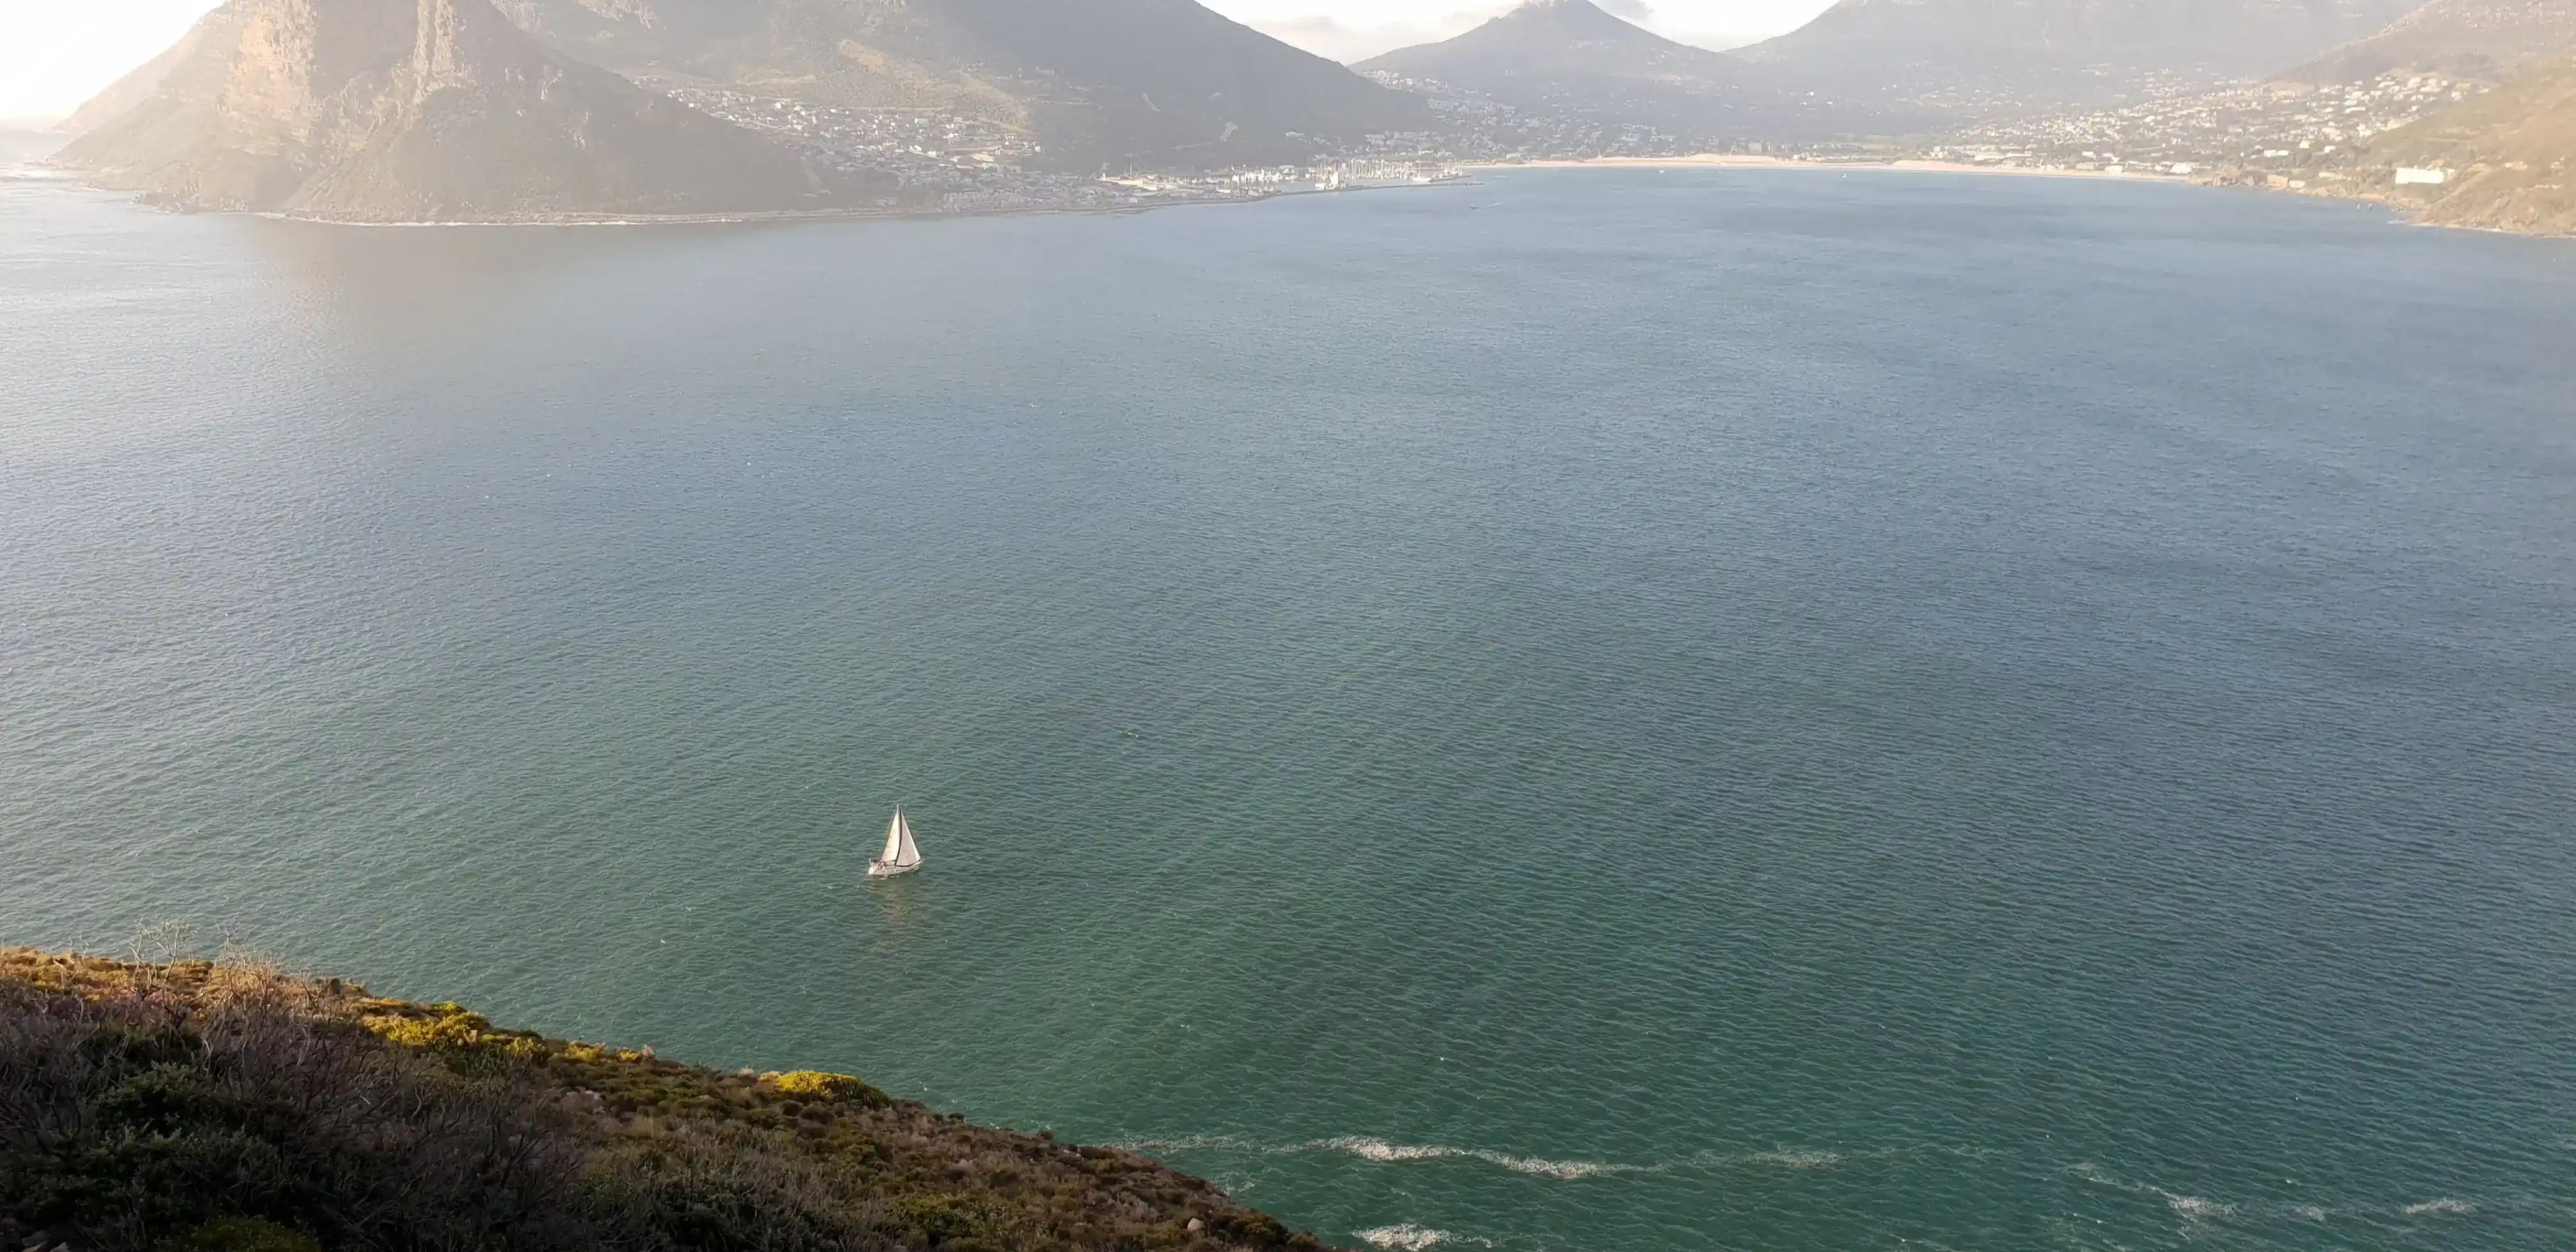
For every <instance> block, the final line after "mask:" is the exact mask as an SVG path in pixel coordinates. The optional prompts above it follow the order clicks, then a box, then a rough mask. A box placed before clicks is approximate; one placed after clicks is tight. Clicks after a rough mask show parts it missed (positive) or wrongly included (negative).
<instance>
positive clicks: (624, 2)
mask: <svg viewBox="0 0 2576 1252" xmlns="http://www.w3.org/2000/svg"><path fill="white" fill-rule="evenodd" d="M505 5H506V7H507V8H508V10H509V11H510V13H511V14H512V16H513V17H515V18H517V19H518V21H519V22H520V23H521V24H522V25H523V26H525V27H527V28H528V29H529V30H531V31H534V32H535V33H536V34H537V35H538V36H539V37H540V38H542V39H545V40H546V41H548V42H549V43H551V44H553V45H554V46H555V47H557V48H558V49H561V50H563V51H565V52H567V53H569V54H571V55H575V56H579V57H582V58H584V59H586V60H590V61H593V62H595V63H598V64H601V65H605V66H607V67H609V68H611V69H615V70H618V71H621V72H624V73H628V74H633V75H643V76H650V77H655V78H667V79H672V80H676V81H683V82H697V83H704V84H714V85H725V86H735V87H740V88H742V89H744V90H747V91H751V92H754V93H755V94H761V95H775V96H786V97H791V98H795V99H802V100H811V101H817V102H822V103H828V104H840V105H856V106H874V107H905V108H938V109H952V110H956V111H959V112H962V113H967V114H971V115H974V116H978V117H983V118H986V119H990V120H995V121H1000V122H1004V123H1007V124H1009V125H1013V126H1017V127H1023V128H1026V129H1027V130H1029V131H1030V132H1031V133H1033V134H1034V135H1035V136H1036V137H1037V139H1038V141H1039V143H1040V145H1041V147H1042V149H1043V150H1044V153H1045V154H1046V156H1047V158H1048V160H1047V162H1046V163H1047V164H1049V165H1051V166H1053V167H1056V168H1066V169H1082V168H1096V167H1098V166H1100V165H1103V164H1109V165H1141V166H1158V167H1222V166H1229V165H1245V164H1254V163H1259V162H1265V161H1276V160H1292V159H1304V158H1309V157H1312V156H1313V155H1315V153H1316V152H1317V151H1318V149H1319V147H1320V146H1322V145H1321V144H1320V143H1319V140H1355V139H1357V138H1358V137H1359V136H1360V135H1361V134H1363V133H1366V132H1369V131H1384V130H1392V129H1402V128H1405V127H1419V126H1421V125H1424V124H1425V123H1427V121H1428V120H1429V112H1428V110H1427V109H1426V108H1425V107H1424V105H1423V103H1422V102H1421V101H1420V100H1419V99H1417V98H1415V97H1412V96H1408V95H1405V94H1403V93H1401V92H1396V91H1391V90H1388V89H1386V88H1384V87H1380V86H1378V85H1377V84H1375V83H1371V82H1369V81H1367V80H1366V79H1363V78H1360V77H1359V76H1357V75H1355V74H1353V73H1351V72H1350V71H1349V70H1348V69H1346V68H1344V67H1343V66H1340V65H1337V64H1335V63H1333V62H1331V61H1327V60H1325V59H1323V58H1322V57H1318V56H1315V55H1313V54H1311V53H1307V52H1302V51H1299V50H1298V49H1296V48H1292V47H1290V46H1288V45H1287V44H1285V43H1281V42H1280V41H1278V40H1276V39H1273V38H1271V37H1270V36H1268V35H1264V34H1261V33H1260V32H1258V31H1255V30H1253V29H1251V28H1249V27H1246V26H1243V25H1240V24H1237V23H1235V22H1232V21H1229V20H1227V19H1225V18H1223V17H1221V16H1219V15H1217V14H1216V13H1214V12H1212V11H1210V10H1208V9H1206V8H1204V7H1202V6H1200V5H1198V4H1196V3H1192V2H1191V0H505Z"/></svg>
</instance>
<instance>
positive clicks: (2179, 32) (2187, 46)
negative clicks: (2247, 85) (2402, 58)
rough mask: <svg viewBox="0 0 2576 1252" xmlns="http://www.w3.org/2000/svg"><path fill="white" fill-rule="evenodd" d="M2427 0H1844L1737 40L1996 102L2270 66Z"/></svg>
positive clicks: (1877, 88)
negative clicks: (1773, 31) (1801, 22)
mask: <svg viewBox="0 0 2576 1252" xmlns="http://www.w3.org/2000/svg"><path fill="white" fill-rule="evenodd" d="M2420 3H2422V0H1840V2H1839V3H1837V4H1835V5H1834V6H1833V7H1832V8H1830V9H1828V10H1826V11H1825V12H1824V13H1823V14H1822V15H1820V16H1818V17H1817V18H1816V19H1815V20H1814V21H1812V22H1809V23H1808V24H1807V25H1805V26H1803V27H1801V28H1799V29H1798V30H1795V31H1792V32H1791V33H1789V34H1786V35H1782V36H1780V37H1779V38H1777V39H1772V40H1769V41H1766V42H1764V43H1760V44H1756V45H1754V46H1753V47H1751V48H1748V49H1743V50H1741V55H1742V56H1744V57H1745V58H1746V59H1748V60H1753V61H1757V62H1762V63H1767V64H1773V65H1778V66H1781V67H1783V69H1784V70H1787V71H1790V72H1793V73H1795V74H1796V75H1798V76H1799V77H1800V78H1802V79H1803V80H1805V81H1807V82H1809V83H1812V84H1815V85H1816V86H1817V87H1818V88H1819V89H1822V90H1828V91H1835V92H1841V93H1847V94H1852V95H1857V96H1875V97H1878V98H1880V99H1884V100H1890V101H1898V100H1919V101H1927V102H1929V103H1933V104H1936V105H1939V106H1941V107H1945V108H1950V109H1954V110H1956V109H1966V110H1980V109H1983V110H1993V109H1999V108H2013V107H2026V106H2031V105H2054V104H2070V103H2082V102H2089V101H2094V100H2102V99H2109V98H2112V97H2116V96H2119V95H2122V94H2126V93H2131V92H2134V91H2136V90H2137V89H2138V88H2140V87H2142V86H2145V85H2147V84H2148V83H2150V82H2151V81H2155V80H2159V79H2161V80H2165V81H2167V82H2169V83H2170V82H2173V81H2176V80H2179V81H2182V82H2190V81H2214V80H2216V79H2220V78H2228V77H2245V76H2254V75H2268V74H2272V73H2277V72H2279V71H2280V70H2281V69H2282V68H2284V67H2286V66H2290V65H2295V64H2298V63H2299V62H2301V61H2304V60H2306V59H2308V58H2310V57H2314V56H2316V55H2317V54H2318V53H2320V52H2323V51H2325V50H2326V49H2328V48H2332V47H2334V46H2336V45H2337V44H2341V43H2344V42H2346V41H2349V40H2352V39H2356V38H2360V37H2362V36H2365V35H2368V34H2370V33H2372V32H2374V31H2377V30H2379V29H2381V28H2382V27H2385V26H2386V25H2388V24H2389V23H2390V22H2392V21H2394V20H2396V19H2397V18H2399V17H2402V16H2404V15H2405V14H2406V13H2408V12H2409V11H2411V10H2413V9H2414V8H2415V7H2416V6H2417V5H2418V4H2420Z"/></svg>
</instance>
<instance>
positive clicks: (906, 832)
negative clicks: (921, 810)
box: [887, 809, 921, 869]
mask: <svg viewBox="0 0 2576 1252" xmlns="http://www.w3.org/2000/svg"><path fill="white" fill-rule="evenodd" d="M887 846H888V848H889V849H890V850H891V855H890V856H889V857H888V858H887V859H889V860H892V861H893V862H894V863H895V865H896V867H897V868H900V869H911V868H912V867H913V866H915V865H919V864H921V849H919V848H916V847H914V846H912V823H910V822H907V821H905V820H903V810H902V809H896V810H895V811H894V838H893V840H892V841H891V842H890V843H889V844H888V845H887Z"/></svg>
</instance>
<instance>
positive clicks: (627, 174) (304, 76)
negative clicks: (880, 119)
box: [58, 0, 868, 221]
mask: <svg viewBox="0 0 2576 1252" xmlns="http://www.w3.org/2000/svg"><path fill="white" fill-rule="evenodd" d="M136 97H140V103H136V104H133V105H131V106H130V107H125V108H122V109H119V110H116V111H115V112H114V113H113V114H112V115H111V116H109V117H107V118H106V119H105V120H103V121H101V122H100V123H99V124H98V125H97V127H96V128H95V129H92V130H91V131H89V132H88V133H87V134H85V135H83V136H82V137H81V138H79V139H78V140H76V141H75V142H73V143H72V144H71V145H70V146H69V147H67V148H66V149H65V150H64V151H63V153H62V154H61V155H60V157H59V158H58V159H60V160H61V161H63V162H64V163H66V164H69V165H73V166H77V167H81V168H84V169H87V170H88V171H90V172H91V174H92V176H93V177H94V178H96V179H97V181H99V182H100V183H102V184H104V185H106V186H110V187H117V188H123V189H130V190H135V191H140V192H144V193H146V194H147V195H148V196H151V197H153V198H155V199H159V200H162V201H164V202H167V203H172V204H178V205H184V206H189V207H199V208H219V209H247V210H254V211H278V212H288V213H304V214H312V215H316V216H326V217H334V218H342V219H349V220H361V221H444V220H489V219H493V218H506V217H527V216H539V215H549V214H578V213H595V212H606V211H637V212H651V213H663V214H691V213H709V212H726V211H740V210H776V209H791V208H808V207H829V206H831V205H834V204H838V203H846V202H849V201H850V200H852V199H854V198H856V197H858V196H860V195H863V194H864V193H865V192H866V191H867V190H868V189H866V188H863V187H858V186H853V185H850V184H849V183H847V182H846V180H842V179H839V178H837V177H830V176H826V175H825V174H823V173H822V172H820V171H817V170H814V169H812V168H810V167H808V166H807V165H806V164H804V163H802V162H800V161H799V160H798V159H797V158H796V157H795V156H793V155H791V154H790V153H787V152H785V151H783V150H781V149H779V148H777V147H775V146H773V145H771V144H770V143H768V142H766V141H764V140H762V139H760V138H759V137H757V136H754V135H752V134H750V133H748V132H746V131H743V130H740V129H738V128H736V127H734V126H731V125H728V124H726V123H724V122H721V121H718V120H716V119H714V118H711V117H708V116H706V115H704V114H702V113H699V112H697V111H695V110H693V109H690V108H688V107H686V106H684V105H682V104H680V103H678V102H677V101H674V100H672V99H670V98H669V97H667V96H663V95H659V94H657V93H654V92H649V91H646V90H643V89H642V88H639V87H637V86H635V85H634V84H633V83H630V82H628V81H627V80H625V79H623V78H620V77H618V76H617V75H615V74H612V73H609V72H608V71H606V70H602V69H598V68H595V67H593V66H589V65H584V64H581V63H579V62H576V61H573V60H571V59H569V58H566V57H563V56H561V55H559V54H557V53H554V52H552V51H550V50H548V49H546V48H545V47H543V46H541V45H540V44H538V43H537V41H536V40H534V39H532V38H530V37H529V36H528V35H527V34H526V33H525V32H524V31H522V30H520V29H519V28H518V27H517V26H515V25H513V24H512V23H511V22H510V21H509V20H508V19H507V18H505V17H503V16H502V15H501V14H500V13H499V12H498V11H496V10H495V9H493V8H492V6H491V4H490V3H489V2H488V0H232V2H231V3H229V4H226V5H225V6H224V7H222V8H220V9H218V10H216V11H215V12H214V13H212V14H210V15H208V16H207V17H206V18H205V19H204V21H203V22H201V23H200V24H199V25H198V27H197V28H196V29H195V30H194V31H193V32H192V33H191V34H190V35H189V36H188V38H187V39H186V40H184V41H182V43H181V44H180V46H179V47H178V48H176V49H174V50H173V53H172V55H170V56H168V57H166V58H163V59H161V60H158V61H156V62H155V63H154V64H153V65H150V66H147V67H145V68H144V69H143V70H140V71H138V72H137V77H136V78H135V79H134V80H132V81H129V82H126V83H122V84H120V85H119V86H117V87H114V88H111V89H110V91H109V94H108V96H107V97H103V99H105V100H106V101H107V102H108V103H109V104H110V105H113V104H116V103H121V102H122V101H123V100H126V99H133V98H136ZM105 111H106V109H104V108H102V109H100V110H95V111H94V112H105Z"/></svg>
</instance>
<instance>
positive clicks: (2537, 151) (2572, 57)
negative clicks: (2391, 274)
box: [2353, 53, 2576, 235]
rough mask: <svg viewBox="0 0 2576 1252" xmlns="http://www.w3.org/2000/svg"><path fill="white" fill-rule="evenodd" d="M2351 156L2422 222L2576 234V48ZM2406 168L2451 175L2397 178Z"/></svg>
mask: <svg viewBox="0 0 2576 1252" xmlns="http://www.w3.org/2000/svg"><path fill="white" fill-rule="evenodd" d="M2353 165H2354V167H2355V172H2356V175H2357V181H2360V182H2361V183H2363V185H2365V186H2369V187H2372V188H2376V189H2385V191H2384V192H2381V191H2376V190H2374V192H2373V193H2372V194H2373V195H2374V196H2375V197H2381V198H2385V199H2387V200H2389V201H2390V202H2392V203H2394V204H2397V205H2399V206H2401V207H2403V208H2405V209H2406V210H2407V211H2408V212H2409V213H2410V214H2411V215H2412V216H2413V217H2414V218H2415V219H2416V220H2418V221H2423V222H2429V223H2432V224H2434V225H2439V226H2474V227H2483V228H2486V229H2491V230H2514V231H2524V232H2528V233H2533V234H2554V235H2576V191H2572V190H2570V189H2571V188H2572V187H2576V53H2562V54H2561V55H2560V56H2558V57H2557V58H2555V59H2553V60H2551V61H2549V62H2547V63H2545V64H2543V65H2541V66H2540V67H2538V68H2536V69H2534V70H2532V71H2531V72H2529V73H2526V74H2523V75H2522V76H2520V77H2518V78H2515V79H2514V80H2513V81H2511V82H2508V83H2506V84H2505V85H2503V86H2501V87H2498V88H2496V89H2495V90H2493V91H2490V92H2488V93H2486V94H2484V95H2480V96H2473V97H2471V98H2469V99H2468V100H2465V101H2462V102H2461V103H2459V104H2455V105H2452V106H2451V107H2450V108H2447V109H2444V110H2442V111H2441V112H2439V113H2435V114H2433V115H2432V116H2430V117H2427V118H2425V119H2424V120H2423V121H2420V122H2417V123H2415V124H2413V125H2411V126H2406V127H2402V128H2400V129H2398V130H2394V131H2390V132H2388V133H2386V134H2384V135H2381V136H2379V137H2378V138H2376V139H2374V140H2372V141H2371V142H2370V143H2369V144H2368V145H2367V146H2365V147H2364V148H2363V149H2362V150H2361V152H2360V154H2359V155H2358V156H2357V157H2356V158H2355V160H2354V162H2353ZM2400 168H2414V169H2421V170H2439V171H2442V172H2443V174H2444V179H2443V181H2442V182H2441V183H2438V184H2427V183H2415V184H2410V185H2405V186H2400V185H2397V183H2396V172H2397V170H2399V169H2400Z"/></svg>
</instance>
